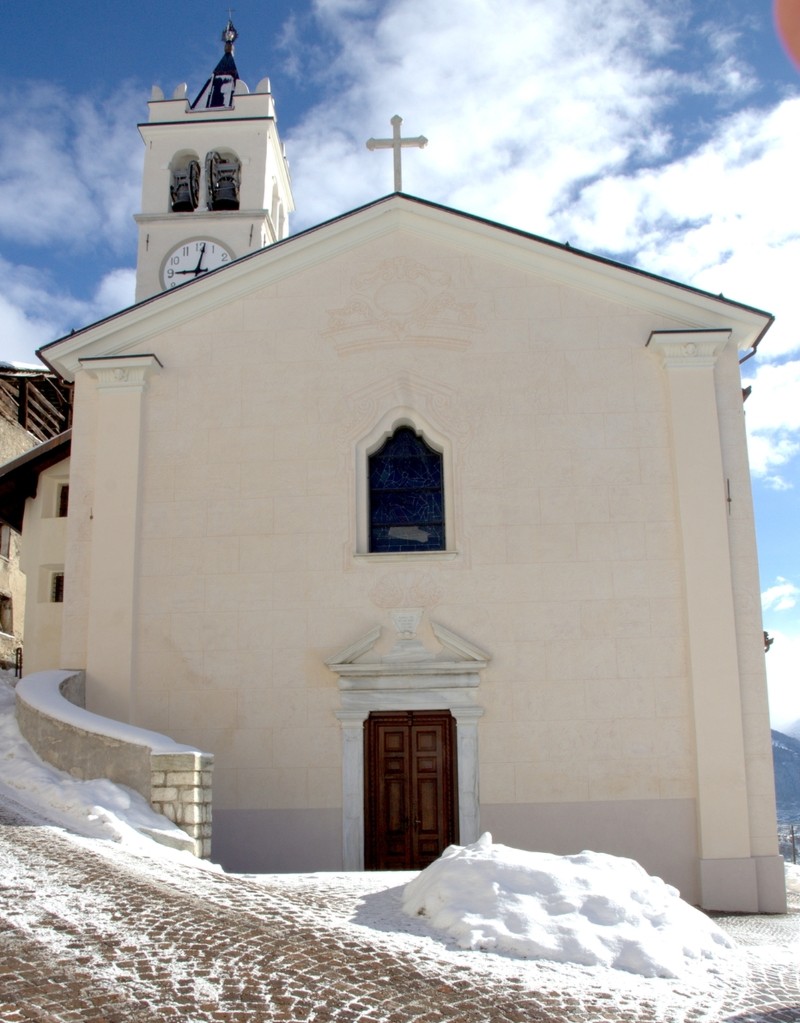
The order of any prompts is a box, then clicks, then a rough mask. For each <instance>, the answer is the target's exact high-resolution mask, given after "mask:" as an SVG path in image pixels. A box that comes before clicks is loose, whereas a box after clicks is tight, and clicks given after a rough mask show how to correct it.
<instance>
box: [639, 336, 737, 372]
mask: <svg viewBox="0 0 800 1023" xmlns="http://www.w3.org/2000/svg"><path fill="white" fill-rule="evenodd" d="M730 339H731V331H730V330H716V329H715V330H654V331H652V333H651V334H650V337H649V338H648V339H647V346H646V347H648V348H649V349H650V350H651V351H653V352H655V354H656V355H657V356H658V357H659V358H660V359H661V364H662V365H663V366H664V368H665V369H703V368H706V369H707V368H708V367H711V366H714V365H715V363H716V361H717V359H718V358H719V355H720V354H721V352H722V351H723V350H724V348H725V346H726V345H727V344H728V342H729V341H730Z"/></svg>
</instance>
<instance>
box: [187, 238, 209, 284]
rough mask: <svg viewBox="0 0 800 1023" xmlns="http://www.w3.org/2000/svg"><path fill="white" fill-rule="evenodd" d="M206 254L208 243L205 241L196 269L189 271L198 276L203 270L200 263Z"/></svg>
mask: <svg viewBox="0 0 800 1023" xmlns="http://www.w3.org/2000/svg"><path fill="white" fill-rule="evenodd" d="M205 254H206V243H205V242H203V247H202V249H200V258H199V259H198V260H197V266H196V267H195V268H194V271H192V270H190V271H188V272H189V273H194V275H195V277H197V275H198V274H199V273H200V272H201V270H200V265H201V264H202V262H203V256H205ZM207 272H208V271H206V273H207Z"/></svg>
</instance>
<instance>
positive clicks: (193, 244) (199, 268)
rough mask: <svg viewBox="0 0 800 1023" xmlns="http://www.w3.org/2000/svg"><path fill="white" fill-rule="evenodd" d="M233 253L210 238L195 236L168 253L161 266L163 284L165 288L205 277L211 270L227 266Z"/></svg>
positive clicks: (175, 286)
mask: <svg viewBox="0 0 800 1023" xmlns="http://www.w3.org/2000/svg"><path fill="white" fill-rule="evenodd" d="M232 259H233V254H232V253H231V252H229V251H228V249H226V248H225V247H224V245H220V244H219V242H212V241H211V240H210V239H208V238H193V239H192V240H191V241H189V242H182V243H181V244H180V245H177V246H176V247H175V248H174V249H173V250H172V252H170V253H168V255H167V258H166V259H165V260H164V265H163V267H162V268H161V284H162V286H163V287H164V288H177V287H178V285H179V284H185V283H186V281H193V280H195V279H196V278H198V277H203V276H204V275H205V274H207V273H208V272H209V271H210V270H216V269H218V268H219V267H221V266H225V265H226V264H227V263H230V262H231V260H232Z"/></svg>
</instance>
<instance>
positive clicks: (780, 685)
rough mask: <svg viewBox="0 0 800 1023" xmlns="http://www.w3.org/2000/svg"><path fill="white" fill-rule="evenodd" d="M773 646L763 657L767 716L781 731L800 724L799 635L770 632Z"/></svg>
mask: <svg viewBox="0 0 800 1023" xmlns="http://www.w3.org/2000/svg"><path fill="white" fill-rule="evenodd" d="M769 634H770V636H771V637H772V639H773V641H774V642H773V644H772V646H771V647H770V649H769V653H768V654H767V656H766V665H767V684H768V687H769V711H770V713H769V716H770V721H771V723H772V727H773V728H777V729H778V731H781V730H782V729H783V728H786V727H787V726H788V725H791V724H794V723H795V722H797V721H800V667H798V666H800V635H798V634H794V635H793V634H791V633H787V632H782V631H780V630H778V629H770V630H769Z"/></svg>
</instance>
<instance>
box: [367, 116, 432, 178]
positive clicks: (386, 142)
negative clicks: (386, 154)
mask: <svg viewBox="0 0 800 1023" xmlns="http://www.w3.org/2000/svg"><path fill="white" fill-rule="evenodd" d="M402 123H403V118H402V117H400V115H399V114H395V115H394V117H393V118H392V120H391V125H392V137H391V138H390V139H367V149H369V150H370V151H372V150H373V149H392V150H394V190H395V192H402V190H403V179H402V171H401V167H400V149H401V148H402V147H403V146H416V147H417V148H418V149H424V148H425V146H427V144H428V140H427V139H426V138H425V136H424V135H417V137H416V138H414V139H403V138H400V125H401V124H402Z"/></svg>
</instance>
